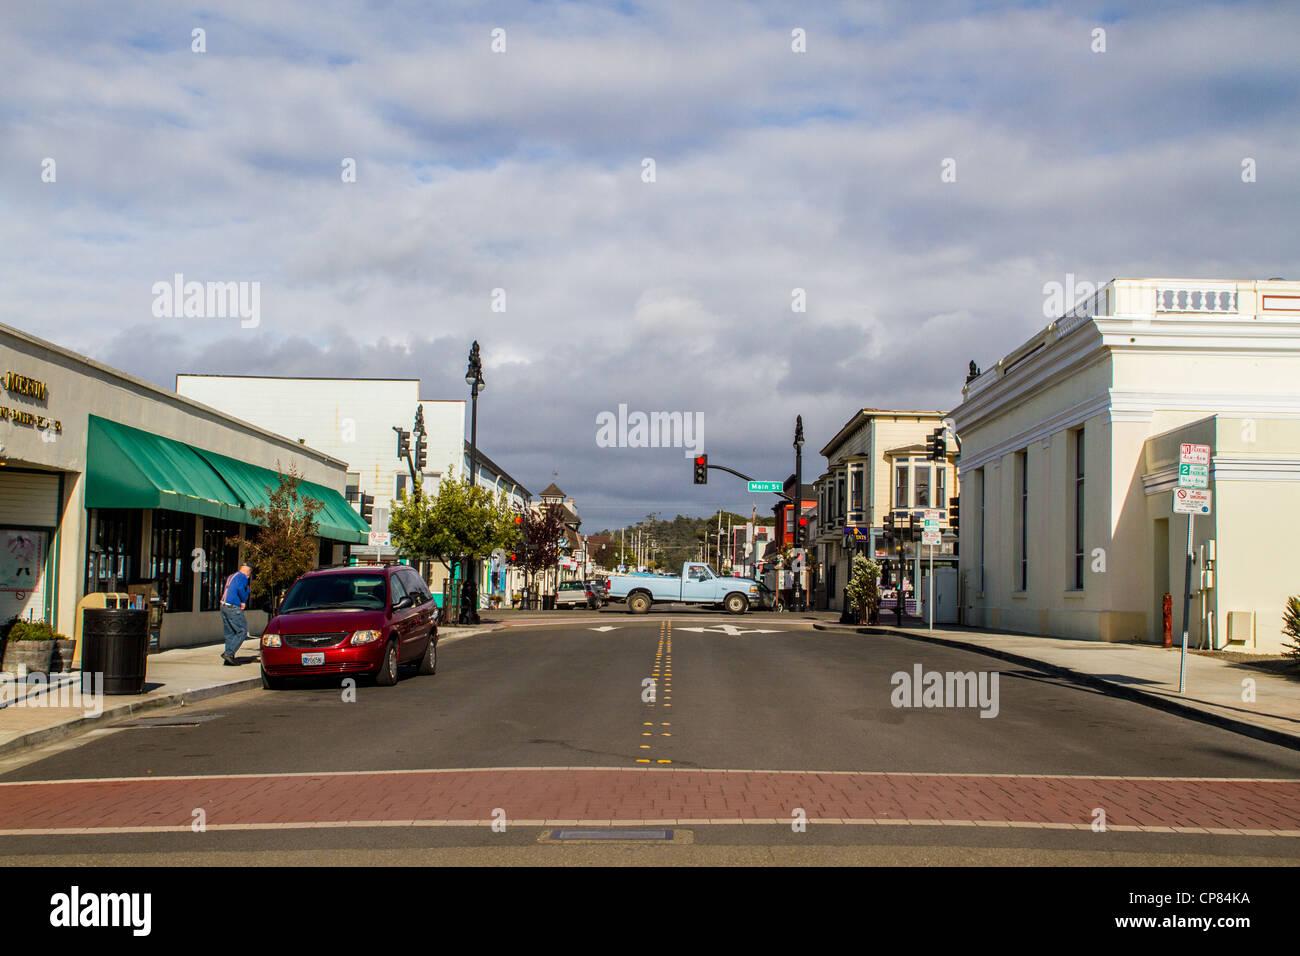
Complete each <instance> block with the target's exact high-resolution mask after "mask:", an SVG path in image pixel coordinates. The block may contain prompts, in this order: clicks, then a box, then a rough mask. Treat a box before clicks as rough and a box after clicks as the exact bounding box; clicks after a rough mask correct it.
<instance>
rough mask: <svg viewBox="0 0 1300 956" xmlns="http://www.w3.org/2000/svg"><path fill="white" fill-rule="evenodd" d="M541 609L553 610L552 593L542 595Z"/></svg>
mask: <svg viewBox="0 0 1300 956" xmlns="http://www.w3.org/2000/svg"><path fill="white" fill-rule="evenodd" d="M542 610H543V611H554V610H555V595H554V594H543V595H542Z"/></svg>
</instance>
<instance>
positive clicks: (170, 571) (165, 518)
mask: <svg viewBox="0 0 1300 956" xmlns="http://www.w3.org/2000/svg"><path fill="white" fill-rule="evenodd" d="M194 520H195V519H194V516H193V515H189V514H183V513H181V512H179V511H163V510H158V511H155V512H154V513H153V554H152V555H151V557H150V560H149V571H150V577H152V578H153V579H154V581H155V582H156V583H157V585H158V596H159V597H160V598H161V599H162V601H163V605H164V606H165V607H166V609H167V610H168V611H192V610H193V609H194V589H193V587H192V584H193V579H192V578H191V577H190V563H191V562H192V561H193V555H192V552H193V550H194Z"/></svg>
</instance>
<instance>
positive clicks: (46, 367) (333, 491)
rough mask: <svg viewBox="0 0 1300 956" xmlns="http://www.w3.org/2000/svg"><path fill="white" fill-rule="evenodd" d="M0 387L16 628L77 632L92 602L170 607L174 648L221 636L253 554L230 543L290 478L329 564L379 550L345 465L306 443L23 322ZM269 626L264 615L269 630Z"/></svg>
mask: <svg viewBox="0 0 1300 956" xmlns="http://www.w3.org/2000/svg"><path fill="white" fill-rule="evenodd" d="M0 383H2V384H3V386H4V390H5V398H4V404H3V405H2V406H0V545H2V546H0V615H3V619H8V618H9V617H11V616H19V617H22V618H24V619H26V618H28V617H29V616H30V617H31V618H33V619H36V620H45V621H47V622H49V623H50V624H51V625H52V626H53V627H54V628H55V629H56V630H58V631H61V632H63V633H65V634H68V635H69V636H72V635H74V634H75V633H76V632H77V625H78V618H79V616H80V615H79V613H78V608H79V607H80V606H81V602H82V598H83V597H85V596H87V595H91V596H92V600H93V596H94V595H96V594H106V593H112V594H119V593H127V594H131V595H133V596H135V597H138V598H141V599H147V598H148V597H149V596H156V597H157V598H158V599H159V600H161V601H162V603H163V606H164V607H165V609H166V613H165V615H164V617H163V622H162V628H161V632H160V633H159V634H158V638H159V642H158V646H159V647H163V648H165V647H175V646H184V645H190V644H202V643H207V642H213V641H217V640H219V639H220V638H221V633H222V624H221V613H220V606H219V605H220V595H221V586H222V584H223V583H224V581H225V578H226V576H227V575H228V574H229V573H231V572H232V571H234V570H235V569H236V568H237V567H238V565H239V558H240V555H239V552H238V550H237V548H236V547H235V546H234V545H231V544H230V541H229V539H230V538H232V537H238V536H248V535H251V534H255V533H256V519H255V516H253V515H252V514H251V509H253V508H254V507H255V506H257V505H265V504H267V500H268V492H269V489H271V488H274V487H276V486H278V484H279V474H278V472H277V468H279V469H283V470H284V471H288V470H289V469H290V468H293V469H296V470H297V471H298V472H299V473H300V474H302V475H303V476H304V479H305V481H304V483H303V484H302V485H300V492H302V493H305V494H307V495H310V496H311V497H314V498H316V499H317V500H319V501H320V502H321V503H322V505H323V506H324V507H323V510H322V511H321V512H320V514H319V515H318V517H317V520H318V523H319V526H320V532H321V533H320V548H319V562H320V563H330V562H331V561H332V560H333V559H334V558H335V556H336V555H337V554H339V553H341V552H342V550H343V549H344V548H345V547H346V546H347V545H349V544H356V543H358V542H360V541H364V540H365V525H364V523H363V522H362V521H361V520H360V518H359V517H358V516H357V514H356V513H355V512H354V511H353V510H352V509H351V508H349V507H348V504H347V501H346V500H345V499H344V496H343V491H344V487H345V472H346V466H345V464H344V463H343V462H342V461H340V460H339V459H337V458H334V457H331V456H330V455H328V454H326V453H324V452H322V451H320V450H318V449H315V448H312V447H310V446H309V445H302V444H299V443H298V442H297V441H296V440H294V439H295V438H297V437H298V436H297V435H295V436H293V437H292V438H288V437H285V436H284V435H282V434H276V433H273V432H272V431H269V430H266V429H264V428H259V427H257V426H256V425H252V424H249V423H248V422H246V421H241V420H239V419H237V418H233V417H231V416H229V415H227V414H223V413H222V412H220V411H217V410H215V409H213V408H210V407H208V406H207V405H204V404H200V403H199V402H197V401H194V400H192V399H189V398H184V397H180V396H177V395H175V394H173V393H171V392H168V391H166V390H165V389H161V388H158V387H156V386H154V385H151V384H150V383H148V382H145V381H142V380H141V379H138V378H135V377H133V376H131V375H127V374H126V373H124V372H120V371H118V370H116V369H113V368H109V367H108V366H105V365H102V364H100V363H98V362H95V361H92V360H91V359H88V358H85V357H84V356H81V355H78V354H76V353H75V352H71V351H69V350H67V349H64V348H61V347H59V346H56V345H54V344H52V343H50V342H45V341H42V340H41V339H38V338H36V337H34V336H31V335H28V334H26V333H25V332H20V331H19V330H17V329H13V328H9V327H8V326H0ZM199 549H201V551H200V550H199ZM198 555H201V556H202V557H203V560H202V561H200V560H198V559H197V556H198ZM256 574H257V569H256V568H254V576H256ZM99 606H101V607H102V606H103V603H102V600H101V603H100V605H99ZM263 624H265V617H264V616H263V615H262V613H261V612H260V611H255V612H254V613H250V615H249V628H250V630H251V631H252V632H253V633H254V634H256V633H260V631H259V628H260V627H261V626H262V625H263ZM77 654H78V657H79V656H80V648H78V651H77Z"/></svg>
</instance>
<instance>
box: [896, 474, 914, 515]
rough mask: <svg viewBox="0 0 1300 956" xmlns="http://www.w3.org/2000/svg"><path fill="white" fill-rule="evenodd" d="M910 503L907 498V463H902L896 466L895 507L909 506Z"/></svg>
mask: <svg viewBox="0 0 1300 956" xmlns="http://www.w3.org/2000/svg"><path fill="white" fill-rule="evenodd" d="M910 505H911V502H910V501H908V500H907V465H906V464H901V465H898V466H897V467H895V468H894V507H895V508H907V507H909V506H910Z"/></svg>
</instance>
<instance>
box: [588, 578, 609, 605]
mask: <svg viewBox="0 0 1300 956" xmlns="http://www.w3.org/2000/svg"><path fill="white" fill-rule="evenodd" d="M586 584H587V590H588V591H591V592H592V593H593V594H595V595H596V597H597V598H598V602H597V607H604V606H605V605H606V604H608V603H609V588H607V587H605V582H604V581H603V580H602V581H587V582H586Z"/></svg>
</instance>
